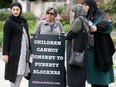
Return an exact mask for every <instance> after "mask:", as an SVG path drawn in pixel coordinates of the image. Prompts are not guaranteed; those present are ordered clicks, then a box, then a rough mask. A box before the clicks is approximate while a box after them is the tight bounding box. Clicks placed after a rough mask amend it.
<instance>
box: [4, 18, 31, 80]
mask: <svg viewBox="0 0 116 87" xmlns="http://www.w3.org/2000/svg"><path fill="white" fill-rule="evenodd" d="M23 26H24V28H25V29H26V31H27V34H28V37H29V33H28V24H27V21H26V20H25V21H23ZM23 26H22V23H21V22H20V21H18V20H16V19H13V18H12V17H11V18H9V19H8V20H7V21H6V22H5V24H4V30H3V34H4V36H3V55H8V56H9V61H8V63H6V65H5V79H6V80H9V81H11V82H15V80H16V76H17V69H18V63H19V57H20V50H21V41H22V34H23ZM28 40H29V39H28ZM29 44H30V40H29ZM29 47H30V46H29Z"/></svg>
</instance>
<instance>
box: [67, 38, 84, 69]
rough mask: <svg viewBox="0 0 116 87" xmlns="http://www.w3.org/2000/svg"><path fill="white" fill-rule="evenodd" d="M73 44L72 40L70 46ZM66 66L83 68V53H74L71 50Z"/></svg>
mask: <svg viewBox="0 0 116 87" xmlns="http://www.w3.org/2000/svg"><path fill="white" fill-rule="evenodd" d="M73 42H74V40H72V44H73ZM68 64H69V65H74V66H79V67H83V66H84V51H83V52H76V51H73V49H72V50H71V54H70V59H69V60H68Z"/></svg>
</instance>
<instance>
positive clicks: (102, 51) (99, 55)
mask: <svg viewBox="0 0 116 87" xmlns="http://www.w3.org/2000/svg"><path fill="white" fill-rule="evenodd" d="M94 38H95V40H94V41H95V42H94V45H95V46H94V48H95V49H94V52H95V66H96V67H97V68H98V69H100V70H103V71H108V70H109V69H110V68H111V66H112V64H113V60H112V56H113V54H114V52H115V47H114V44H113V41H112V39H111V36H110V35H109V34H103V33H98V32H96V33H95V34H94Z"/></svg>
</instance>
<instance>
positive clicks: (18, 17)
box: [9, 1, 26, 23]
mask: <svg viewBox="0 0 116 87" xmlns="http://www.w3.org/2000/svg"><path fill="white" fill-rule="evenodd" d="M14 6H18V7H19V8H20V14H19V15H18V16H17V17H16V16H14V15H13V14H12V13H11V14H12V15H10V16H9V18H11V19H13V20H15V21H17V22H20V23H24V22H26V19H24V18H23V17H22V16H21V14H22V5H21V4H20V3H19V2H17V1H15V2H13V3H12V4H11V6H10V7H11V9H12V8H13V7H14Z"/></svg>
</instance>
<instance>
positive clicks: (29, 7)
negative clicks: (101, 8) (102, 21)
mask: <svg viewBox="0 0 116 87" xmlns="http://www.w3.org/2000/svg"><path fill="white" fill-rule="evenodd" d="M13 1H19V2H20V3H21V4H22V6H23V12H27V11H29V12H32V13H34V14H35V15H36V16H40V15H42V14H44V12H45V10H46V8H47V7H48V6H56V5H58V6H62V5H67V6H69V4H70V6H73V5H74V4H76V3H82V2H83V0H47V1H48V2H43V1H44V0H37V1H34V2H30V1H28V0H13ZM96 1H97V2H100V3H107V2H108V1H111V0H96Z"/></svg>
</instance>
